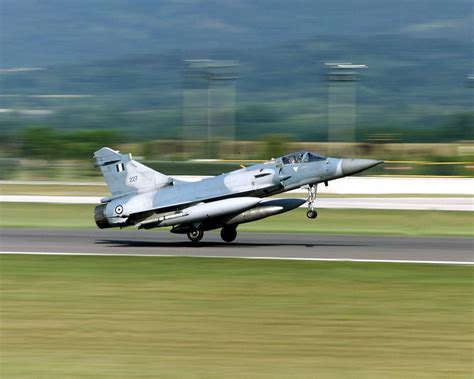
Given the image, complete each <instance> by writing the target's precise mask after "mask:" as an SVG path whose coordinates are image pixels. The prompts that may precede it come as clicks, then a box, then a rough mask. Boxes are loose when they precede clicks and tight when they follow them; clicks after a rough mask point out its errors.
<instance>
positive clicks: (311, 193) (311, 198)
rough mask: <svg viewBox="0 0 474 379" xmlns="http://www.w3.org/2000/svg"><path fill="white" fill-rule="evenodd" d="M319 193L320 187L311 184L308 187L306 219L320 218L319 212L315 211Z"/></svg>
mask: <svg viewBox="0 0 474 379" xmlns="http://www.w3.org/2000/svg"><path fill="white" fill-rule="evenodd" d="M317 192H318V185H317V184H314V185H313V184H311V185H310V186H309V187H308V212H306V217H308V218H316V217H318V212H316V209H314V203H315V202H316V193H317Z"/></svg>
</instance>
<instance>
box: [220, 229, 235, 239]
mask: <svg viewBox="0 0 474 379" xmlns="http://www.w3.org/2000/svg"><path fill="white" fill-rule="evenodd" d="M236 237H237V229H236V228H222V230H221V238H222V239H223V240H224V241H225V242H232V241H233V240H235V239H236Z"/></svg>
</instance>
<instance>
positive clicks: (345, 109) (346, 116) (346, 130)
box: [324, 62, 367, 154]
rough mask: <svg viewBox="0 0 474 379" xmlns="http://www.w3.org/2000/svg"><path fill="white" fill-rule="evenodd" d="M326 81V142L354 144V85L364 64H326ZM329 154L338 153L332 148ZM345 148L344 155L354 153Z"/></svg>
mask: <svg viewBox="0 0 474 379" xmlns="http://www.w3.org/2000/svg"><path fill="white" fill-rule="evenodd" d="M324 65H325V67H326V80H327V81H328V83H329V84H328V142H349V143H353V142H355V119H356V108H355V107H356V105H355V83H356V82H357V81H359V79H360V70H361V69H366V68H367V66H366V65H365V64H352V63H351V62H326V63H325V64H324ZM333 150H335V151H332V152H331V153H339V152H338V151H337V148H333ZM352 150H353V148H350V149H348V148H345V149H344V152H345V153H346V154H352V153H354V152H353V151H352Z"/></svg>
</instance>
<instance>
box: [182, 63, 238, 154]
mask: <svg viewBox="0 0 474 379" xmlns="http://www.w3.org/2000/svg"><path fill="white" fill-rule="evenodd" d="M184 62H185V78H186V79H188V80H195V81H197V82H199V83H200V84H199V85H198V88H200V89H201V90H203V92H204V90H205V92H206V95H204V96H205V97H207V104H206V106H205V108H206V113H207V115H206V120H207V125H206V133H200V134H206V139H207V152H206V155H207V158H213V157H212V147H211V144H212V140H213V139H214V137H215V136H214V134H215V133H214V131H213V127H214V120H213V117H212V113H213V111H214V110H215V109H218V108H222V109H225V110H226V111H227V112H228V113H230V114H231V116H229V120H230V118H232V120H230V121H229V120H227V123H226V124H228V125H220V126H221V129H222V128H223V127H224V126H227V127H228V128H229V129H231V130H230V131H229V133H228V134H229V135H226V136H225V138H226V139H229V140H231V141H233V140H234V139H235V130H234V129H235V128H234V123H235V80H237V79H238V67H239V62H237V61H233V60H213V59H187V60H185V61H184ZM225 83H228V84H225ZM217 84H220V85H219V86H218V85H217ZM218 90H220V91H221V92H222V91H224V92H225V95H226V96H222V97H223V98H226V97H227V98H230V99H231V100H230V104H226V106H222V105H221V106H216V105H215V104H213V93H212V92H213V91H214V92H215V91H218ZM214 95H215V94H214ZM217 99H218V98H217ZM218 100H220V101H221V102H222V101H224V100H223V99H218ZM191 101H194V102H195V103H196V101H199V99H193V100H191ZM202 106H203V104H201V106H196V104H194V105H191V108H194V110H196V108H201V109H202ZM185 107H186V105H185ZM191 119H194V116H193V115H191ZM187 121H189V120H187ZM187 121H186V120H185V124H186V123H187ZM194 122H195V121H192V122H191V123H194ZM198 123H199V122H198ZM188 126H189V125H188ZM198 126H199V125H198ZM201 126H204V125H201ZM185 127H186V125H185ZM202 131H203V130H202ZM219 132H220V134H226V133H223V132H222V130H220V131H219ZM185 134H186V131H185Z"/></svg>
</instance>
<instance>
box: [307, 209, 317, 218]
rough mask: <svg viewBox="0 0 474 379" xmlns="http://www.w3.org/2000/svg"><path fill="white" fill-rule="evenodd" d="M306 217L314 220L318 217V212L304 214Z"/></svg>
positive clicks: (310, 211)
mask: <svg viewBox="0 0 474 379" xmlns="http://www.w3.org/2000/svg"><path fill="white" fill-rule="evenodd" d="M306 217H308V218H316V217H318V212H316V211H315V210H309V211H308V212H306Z"/></svg>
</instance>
